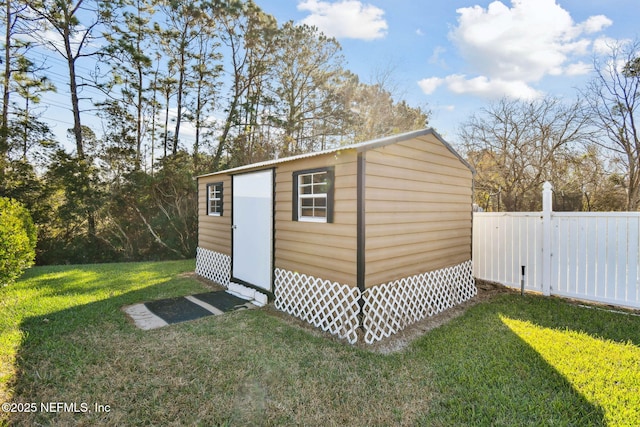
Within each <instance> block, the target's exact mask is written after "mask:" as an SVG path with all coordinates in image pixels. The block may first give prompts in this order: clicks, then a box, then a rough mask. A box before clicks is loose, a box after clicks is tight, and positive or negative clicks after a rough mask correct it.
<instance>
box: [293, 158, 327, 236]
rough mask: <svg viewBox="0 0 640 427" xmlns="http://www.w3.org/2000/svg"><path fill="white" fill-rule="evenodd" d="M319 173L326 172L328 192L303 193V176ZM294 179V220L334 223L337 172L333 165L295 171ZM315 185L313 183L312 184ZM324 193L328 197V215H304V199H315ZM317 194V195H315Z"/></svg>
mask: <svg viewBox="0 0 640 427" xmlns="http://www.w3.org/2000/svg"><path fill="white" fill-rule="evenodd" d="M319 173H325V174H326V185H327V190H326V193H315V194H314V193H312V194H311V195H303V194H302V192H301V191H300V189H301V181H300V179H301V177H303V176H306V175H314V174H319ZM292 181H293V209H292V220H293V221H297V222H316V223H329V224H330V223H333V204H334V197H333V194H334V187H335V173H334V167H333V166H327V167H322V168H314V169H304V170H299V171H295V172H293V174H292ZM312 185H313V184H312ZM321 195H323V196H324V198H325V199H326V203H325V205H326V206H325V211H326V216H325V217H324V218H323V217H313V216H303V215H302V199H305V198H307V199H314V198H320V196H321ZM314 196H315V197H314Z"/></svg>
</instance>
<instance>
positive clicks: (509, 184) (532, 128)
mask: <svg viewBox="0 0 640 427" xmlns="http://www.w3.org/2000/svg"><path fill="white" fill-rule="evenodd" d="M580 105H581V104H580V102H579V101H576V102H575V103H572V104H564V103H562V102H561V101H560V100H559V99H556V98H543V99H540V100H536V101H531V102H529V101H523V100H507V99H502V100H500V101H498V102H496V103H494V104H492V105H490V106H489V107H488V108H484V109H482V110H481V111H480V113H479V114H476V115H474V116H472V117H471V118H470V119H469V120H468V121H467V122H466V123H464V124H463V125H462V127H461V129H460V138H461V140H462V142H463V144H464V148H465V149H466V152H467V156H468V158H469V160H470V161H471V163H472V165H473V166H474V167H475V168H476V170H477V171H478V175H477V177H476V199H477V200H476V202H478V203H479V204H480V205H481V206H483V205H484V206H483V207H484V208H485V209H486V208H487V207H490V208H491V209H494V210H508V211H521V210H532V209H534V208H536V203H538V199H539V197H538V190H539V187H540V186H541V185H542V183H543V182H544V181H545V180H548V179H553V177H554V175H555V176H557V174H554V171H555V170H557V169H558V168H559V167H561V165H560V163H561V162H564V161H566V158H567V156H568V155H569V154H570V151H571V149H573V148H574V146H575V145H576V144H574V143H577V142H583V141H585V139H586V138H587V136H588V132H587V127H586V121H587V119H586V118H585V116H584V114H583V113H582V110H581V106H580ZM492 198H493V199H495V202H491V203H489V201H490V200H491V199H492ZM489 204H490V205H491V206H489Z"/></svg>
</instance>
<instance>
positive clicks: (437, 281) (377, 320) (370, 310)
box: [363, 260, 478, 344]
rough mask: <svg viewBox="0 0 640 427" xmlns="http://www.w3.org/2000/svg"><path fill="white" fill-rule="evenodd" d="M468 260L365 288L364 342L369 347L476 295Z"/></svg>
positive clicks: (470, 265)
mask: <svg viewBox="0 0 640 427" xmlns="http://www.w3.org/2000/svg"><path fill="white" fill-rule="evenodd" d="M477 292H478V290H477V288H476V286H475V282H474V280H473V271H472V264H471V261H470V260H469V261H466V262H463V263H462V264H458V265H454V266H452V267H447V268H443V269H440V270H434V271H430V272H428V273H422V274H418V275H416V276H410V277H405V278H402V279H399V280H395V281H393V282H389V283H385V284H383V285H378V286H374V287H371V288H368V289H366V290H365V291H364V293H363V299H364V308H363V311H364V330H365V336H364V340H365V342H366V343H367V344H372V343H374V342H375V341H379V340H381V339H382V338H385V337H388V336H390V335H391V334H395V333H397V332H399V331H401V330H402V329H404V328H405V327H407V326H408V325H410V324H412V323H415V322H417V321H418V320H421V319H424V318H425V317H427V316H433V315H434V314H437V313H439V312H441V311H443V310H446V309H447V308H450V307H453V306H454V305H457V304H460V303H462V302H464V301H466V300H468V299H470V298H472V297H473V296H475V295H476V294H477Z"/></svg>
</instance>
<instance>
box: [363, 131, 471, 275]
mask: <svg viewBox="0 0 640 427" xmlns="http://www.w3.org/2000/svg"><path fill="white" fill-rule="evenodd" d="M366 160H367V164H366V177H365V186H366V188H365V223H366V243H365V247H366V270H365V273H366V276H365V286H367V287H370V286H374V285H378V284H381V283H386V282H389V281H392V280H397V279H400V278H402V277H407V276H411V275H414V274H419V273H422V272H425V271H431V270H436V269H439V268H444V267H448V266H451V265H455V264H459V263H461V262H464V261H466V260H469V259H471V215H472V214H471V191H472V174H471V171H470V170H469V169H468V168H467V167H466V166H465V165H464V164H463V163H462V162H461V161H460V160H459V159H458V158H457V157H456V156H455V155H454V154H453V153H452V152H451V151H449V149H448V148H447V147H445V146H444V145H442V144H441V143H440V142H439V141H438V140H437V139H436V138H435V137H433V136H432V135H425V136H422V137H419V138H416V139H412V140H408V141H403V142H399V143H396V144H391V145H388V146H385V147H381V148H376V149H373V150H370V151H367V152H366Z"/></svg>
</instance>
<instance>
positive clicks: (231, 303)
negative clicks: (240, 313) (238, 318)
mask: <svg viewBox="0 0 640 427" xmlns="http://www.w3.org/2000/svg"><path fill="white" fill-rule="evenodd" d="M193 297H194V298H197V299H199V300H200V301H204V302H206V303H207V304H210V305H212V306H214V307H215V308H217V309H218V310H220V311H224V312H226V311H233V310H239V309H243V308H252V307H247V306H246V305H247V303H248V304H249V305H251V306H253V304H251V303H250V302H249V301H247V300H244V299H242V298H238V297H237V296H235V295H231V294H230V293H228V292H225V291H218V292H205V293H204V294H196V295H194V296H193Z"/></svg>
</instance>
